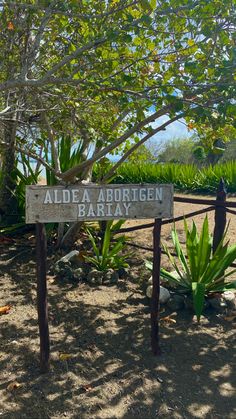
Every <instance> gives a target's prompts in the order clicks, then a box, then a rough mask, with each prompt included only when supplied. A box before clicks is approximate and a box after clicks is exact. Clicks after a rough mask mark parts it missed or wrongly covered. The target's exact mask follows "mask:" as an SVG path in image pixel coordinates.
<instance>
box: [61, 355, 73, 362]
mask: <svg viewBox="0 0 236 419" xmlns="http://www.w3.org/2000/svg"><path fill="white" fill-rule="evenodd" d="M71 358H72V355H71V354H60V355H59V359H60V361H67V360H68V359H71Z"/></svg>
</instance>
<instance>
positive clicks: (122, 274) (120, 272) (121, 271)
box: [118, 268, 129, 279]
mask: <svg viewBox="0 0 236 419" xmlns="http://www.w3.org/2000/svg"><path fill="white" fill-rule="evenodd" d="M118 275H119V278H122V279H126V278H127V277H128V276H129V269H128V268H120V269H118Z"/></svg>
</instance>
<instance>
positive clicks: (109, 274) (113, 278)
mask: <svg viewBox="0 0 236 419" xmlns="http://www.w3.org/2000/svg"><path fill="white" fill-rule="evenodd" d="M118 279H119V274H118V272H117V271H115V270H114V269H108V270H107V271H106V272H105V273H104V281H103V282H104V284H107V283H108V284H115V283H116V282H117V281H118Z"/></svg>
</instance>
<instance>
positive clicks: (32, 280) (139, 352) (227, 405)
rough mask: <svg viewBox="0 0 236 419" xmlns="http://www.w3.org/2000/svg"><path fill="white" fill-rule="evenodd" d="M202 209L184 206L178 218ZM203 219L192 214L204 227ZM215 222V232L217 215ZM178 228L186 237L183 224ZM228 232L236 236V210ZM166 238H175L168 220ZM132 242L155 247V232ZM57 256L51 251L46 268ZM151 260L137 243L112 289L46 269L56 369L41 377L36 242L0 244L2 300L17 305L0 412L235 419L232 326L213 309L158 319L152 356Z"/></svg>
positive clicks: (0, 386)
mask: <svg viewBox="0 0 236 419" xmlns="http://www.w3.org/2000/svg"><path fill="white" fill-rule="evenodd" d="M200 208H202V207H201V206H198V205H194V206H193V205H190V204H179V203H178V204H175V211H174V214H175V216H178V215H182V214H183V213H185V214H187V213H188V212H191V211H194V210H197V209H200ZM203 219H204V215H201V216H198V217H196V223H197V225H198V226H201V224H202V221H203ZM209 219H210V225H211V228H212V226H213V214H211V216H209ZM149 221H151V220H147V222H149ZM131 223H132V225H134V224H136V223H140V222H138V221H135V222H133V221H132V222H127V223H126V225H127V226H129V225H131ZM142 223H143V222H142ZM177 229H178V231H179V234H180V238H181V240H182V241H183V240H184V232H183V222H180V223H178V224H177ZM228 236H229V237H230V239H231V241H235V237H236V223H235V219H234V218H233V216H232V219H231V223H230V229H229V233H228ZM162 239H163V241H165V242H166V243H168V244H170V240H171V239H170V227H169V226H164V227H163V229H162ZM129 241H133V242H134V243H136V244H141V245H144V246H152V231H151V230H140V231H138V232H132V233H130V234H129ZM21 252H23V253H21ZM15 255H18V256H17V257H16V258H15V259H14V260H13V261H12V263H10V264H8V266H6V263H5V261H6V260H9V259H10V258H11V257H14V256H15ZM59 257H60V254H58V253H57V254H55V252H53V251H52V249H50V248H49V261H48V262H49V267H50V264H51V263H52V261H53V260H55V259H59ZM146 257H149V258H151V253H150V252H147V251H142V250H138V249H135V250H134V253H133V255H132V258H131V263H132V264H131V274H130V277H129V278H128V279H125V280H124V279H122V280H120V281H119V282H118V285H114V286H99V287H98V288H92V287H89V285H88V284H86V283H80V284H73V283H69V282H66V281H63V280H57V279H55V277H53V276H52V275H50V274H49V275H48V294H49V325H50V339H51V370H50V372H49V373H47V374H44V375H41V374H40V373H39V362H38V360H39V337H38V327H37V312H36V275H35V249H34V240H33V239H32V237H31V238H30V236H29V235H28V236H27V237H22V238H19V237H17V239H14V240H12V242H7V243H6V242H4V240H2V241H1V242H0V268H1V271H0V278H1V281H0V306H3V305H6V304H10V305H11V309H10V311H9V313H8V314H6V315H2V316H0V366H1V368H0V418H4V419H21V418H27V419H31V418H32V419H34V418H35V419H37V418H42V419H46V418H51V419H56V418H64V417H66V418H74V419H76V418H79V419H80V418H85V419H93V418H96V419H105V418H106V419H110V418H111V419H112V418H124V419H128V418H130V419H131V418H132V419H136V418H142V419H149V418H150V419H152V418H153V419H154V418H161V419H162V418H171V419H172V418H173V419H180V418H201V419H203V418H205V419H210V418H211V419H217V418H219V419H234V418H235V417H236V406H235V388H236V387H235V384H236V383H235V344H236V336H235V323H234V322H233V321H227V320H226V318H225V316H226V313H217V312H214V311H213V310H212V311H209V312H206V314H205V316H204V317H203V320H202V322H201V324H200V325H199V324H197V323H196V321H195V318H194V316H193V314H192V313H191V312H188V311H181V312H179V313H176V314H175V315H174V316H173V318H174V319H175V320H176V323H172V322H171V323H169V322H165V321H162V322H161V330H160V339H161V349H162V355H161V356H160V357H154V356H153V355H152V353H151V350H150V314H149V312H150V310H149V301H148V299H147V298H146V297H145V294H144V291H143V282H144V281H145V280H146V279H148V277H149V276H150V273H149V272H148V271H147V270H146V269H145V267H144V264H143V260H144V259H145V258H146ZM163 263H165V260H164V259H163ZM166 314H169V313H168V312H165V311H164V312H163V313H162V316H165V315H166Z"/></svg>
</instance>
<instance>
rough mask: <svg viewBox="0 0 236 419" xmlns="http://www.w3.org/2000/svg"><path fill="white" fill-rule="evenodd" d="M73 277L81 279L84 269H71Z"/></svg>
mask: <svg viewBox="0 0 236 419" xmlns="http://www.w3.org/2000/svg"><path fill="white" fill-rule="evenodd" d="M72 272H73V275H74V279H77V280H81V279H83V277H84V270H83V268H77V269H73V271H72Z"/></svg>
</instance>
